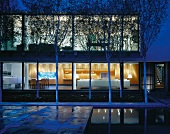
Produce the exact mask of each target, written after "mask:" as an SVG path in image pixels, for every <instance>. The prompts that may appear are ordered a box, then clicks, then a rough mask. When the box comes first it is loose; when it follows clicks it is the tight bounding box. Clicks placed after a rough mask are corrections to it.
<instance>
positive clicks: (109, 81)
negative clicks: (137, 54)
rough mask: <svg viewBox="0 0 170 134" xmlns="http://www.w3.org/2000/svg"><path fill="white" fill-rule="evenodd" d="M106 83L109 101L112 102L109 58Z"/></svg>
mask: <svg viewBox="0 0 170 134" xmlns="http://www.w3.org/2000/svg"><path fill="white" fill-rule="evenodd" d="M108 84H109V102H112V86H111V77H110V60H108Z"/></svg>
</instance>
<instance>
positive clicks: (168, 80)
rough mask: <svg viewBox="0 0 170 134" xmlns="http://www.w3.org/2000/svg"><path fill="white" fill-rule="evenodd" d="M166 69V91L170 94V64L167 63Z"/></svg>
mask: <svg viewBox="0 0 170 134" xmlns="http://www.w3.org/2000/svg"><path fill="white" fill-rule="evenodd" d="M165 67H166V69H165V72H166V74H165V91H166V92H170V84H169V83H170V62H166V63H165Z"/></svg>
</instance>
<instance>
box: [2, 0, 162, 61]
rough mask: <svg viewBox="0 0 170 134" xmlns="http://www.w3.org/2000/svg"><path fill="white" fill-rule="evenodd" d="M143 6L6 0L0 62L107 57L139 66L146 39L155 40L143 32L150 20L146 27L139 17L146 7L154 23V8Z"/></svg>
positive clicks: (65, 0) (124, 0)
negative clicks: (131, 62) (132, 62)
mask: <svg viewBox="0 0 170 134" xmlns="http://www.w3.org/2000/svg"><path fill="white" fill-rule="evenodd" d="M15 1H16V0H15ZM144 1H145V0H143V1H142V0H141V1H138V2H136V1H133V0H131V1H129V0H119V1H116V0H115V1H114V0H113V1H109V0H108V1H100V2H99V1H97V0H92V1H88V0H87V1H84V0H81V1H77V3H76V0H75V2H71V1H68V0H61V1H53V2H50V3H51V5H50V4H49V3H45V1H44V2H43V1H42V2H37V3H36V2H30V1H29V0H24V1H22V2H21V1H20V2H19V1H17V2H19V3H18V4H16V3H15V4H14V2H11V1H10V0H8V1H7V2H6V3H5V2H4V4H3V5H2V8H1V10H0V53H1V54H2V55H5V56H1V59H0V60H9V59H10V60H12V59H11V58H14V57H15V59H16V58H17V59H18V60H19V57H20V59H22V60H24V61H25V60H29V61H30V60H32V59H31V58H30V55H31V56H32V57H36V59H38V60H42V59H44V57H46V58H47V60H50V58H52V59H53V60H52V61H54V60H55V55H56V54H57V55H59V57H60V59H61V61H62V60H64V61H68V60H69V58H70V57H74V58H73V59H72V61H75V60H77V61H82V59H83V60H87V59H88V57H89V55H90V57H91V58H92V61H94V60H95V59H96V58H97V57H98V56H102V57H103V56H104V57H106V56H105V55H106V52H109V54H110V55H111V57H112V61H113V60H120V59H122V60H125V59H127V58H129V59H130V60H133V61H134V59H135V60H137V61H139V59H141V57H142V56H143V54H142V53H143V51H145V50H147V46H145V44H147V45H150V42H152V38H148V36H150V35H152V36H156V35H157V32H155V31H149V30H148V29H149V27H148V26H150V25H149V23H151V22H152V21H153V20H152V21H151V22H150V21H148V22H149V23H148V22H147V21H146V20H145V19H146V17H147V16H146V14H144V12H145V10H146V9H148V8H150V11H149V12H151V14H150V17H151V18H153V19H154V17H156V16H155V14H154V12H153V11H152V5H153V4H158V3H156V2H152V1H148V3H149V4H148V3H147V4H146V2H144ZM132 3H133V5H132ZM145 4H146V5H147V6H143V5H145ZM5 6H6V8H5ZM154 6H155V5H154ZM154 6H153V7H154ZM3 7H4V8H3ZM8 7H9V8H8ZM145 13H147V11H146V12H145ZM152 14H153V15H152ZM152 16H153V17H152ZM161 21H162V20H161ZM146 24H148V25H147V26H146ZM151 26H152V25H151ZM151 26H150V28H151ZM147 28H148V29H147ZM151 29H154V28H151ZM158 30H159V29H158ZM145 31H146V32H145ZM152 32H155V33H156V34H150V33H152ZM18 51H19V52H20V53H18ZM7 57H8V58H7ZM93 57H94V58H93ZM24 58H25V59H24ZM105 59H106V58H103V59H101V58H100V60H101V61H103V60H105ZM129 59H127V60H129Z"/></svg>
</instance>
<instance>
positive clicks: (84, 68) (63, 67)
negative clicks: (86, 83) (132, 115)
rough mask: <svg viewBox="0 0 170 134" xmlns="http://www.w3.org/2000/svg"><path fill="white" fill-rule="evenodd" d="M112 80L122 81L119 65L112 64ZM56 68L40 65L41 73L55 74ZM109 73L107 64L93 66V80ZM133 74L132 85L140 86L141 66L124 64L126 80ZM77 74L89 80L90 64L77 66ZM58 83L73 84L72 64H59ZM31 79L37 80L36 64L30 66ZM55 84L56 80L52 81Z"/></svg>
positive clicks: (51, 65)
mask: <svg viewBox="0 0 170 134" xmlns="http://www.w3.org/2000/svg"><path fill="white" fill-rule="evenodd" d="M110 68H111V72H110V73H111V79H120V71H119V70H120V68H119V64H111V66H110ZM55 70H56V66H55V64H54V63H49V64H41V63H40V64H39V72H55ZM105 72H106V73H107V72H108V66H107V64H105V63H101V64H99V63H94V64H92V79H100V78H101V77H100V75H101V73H105ZM129 73H131V74H132V78H130V79H129V80H130V84H139V65H138V64H131V65H130V64H129V63H128V64H126V63H125V64H124V79H128V78H127V77H128V74H129ZM76 74H78V78H79V79H89V64H87V63H86V64H84V63H82V64H79V63H78V64H76ZM58 76H59V77H58V83H59V84H71V83H72V64H71V63H66V64H65V63H62V64H61V63H59V65H58ZM29 77H30V78H36V64H29ZM51 83H52V84H55V79H54V80H51Z"/></svg>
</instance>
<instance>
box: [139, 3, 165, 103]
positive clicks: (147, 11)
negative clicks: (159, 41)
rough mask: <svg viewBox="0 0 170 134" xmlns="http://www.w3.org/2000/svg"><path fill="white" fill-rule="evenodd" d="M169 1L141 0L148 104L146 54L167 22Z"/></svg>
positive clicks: (146, 98)
mask: <svg viewBox="0 0 170 134" xmlns="http://www.w3.org/2000/svg"><path fill="white" fill-rule="evenodd" d="M167 5H168V0H157V1H152V0H141V1H140V3H139V13H140V14H139V16H140V42H141V55H142V56H143V62H144V94H145V103H147V102H148V97H147V92H148V91H147V88H146V54H147V50H148V48H149V47H150V46H151V45H152V43H153V42H154V41H155V40H156V38H157V36H158V33H159V32H160V29H161V27H162V25H163V23H164V22H165V19H166V16H167V13H166V9H167Z"/></svg>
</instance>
